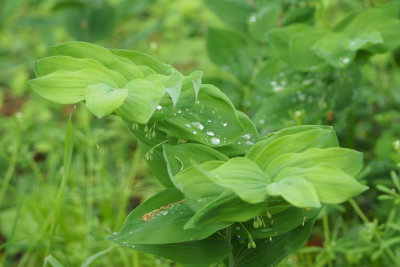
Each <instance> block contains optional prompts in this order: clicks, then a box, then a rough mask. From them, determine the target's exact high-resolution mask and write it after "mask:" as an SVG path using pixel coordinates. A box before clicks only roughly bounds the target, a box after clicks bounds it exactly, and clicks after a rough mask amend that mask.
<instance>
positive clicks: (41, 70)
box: [35, 56, 127, 87]
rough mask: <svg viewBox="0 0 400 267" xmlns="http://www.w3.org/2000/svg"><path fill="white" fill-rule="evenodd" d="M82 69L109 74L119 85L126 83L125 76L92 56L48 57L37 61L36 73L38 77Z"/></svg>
mask: <svg viewBox="0 0 400 267" xmlns="http://www.w3.org/2000/svg"><path fill="white" fill-rule="evenodd" d="M82 69H91V70H95V71H98V72H99V73H102V75H107V76H108V77H109V78H110V79H113V80H114V81H115V82H116V83H117V84H118V85H119V87H123V86H124V85H125V84H126V82H127V81H126V79H125V78H124V76H122V75H121V74H119V73H118V72H115V71H113V70H111V69H109V68H106V67H104V66H103V65H102V64H100V63H99V62H98V61H96V60H94V59H90V58H74V57H69V56H53V57H46V58H43V59H41V60H39V61H37V62H35V73H36V76H37V77H41V76H45V75H48V74H50V73H52V72H55V71H63V70H64V71H78V70H82Z"/></svg>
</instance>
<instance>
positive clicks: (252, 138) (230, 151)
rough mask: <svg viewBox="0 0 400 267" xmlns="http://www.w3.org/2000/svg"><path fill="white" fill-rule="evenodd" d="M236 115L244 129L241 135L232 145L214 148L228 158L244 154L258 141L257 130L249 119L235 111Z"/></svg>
mask: <svg viewBox="0 0 400 267" xmlns="http://www.w3.org/2000/svg"><path fill="white" fill-rule="evenodd" d="M237 114H238V117H239V121H240V123H241V124H242V125H243V128H244V132H243V134H242V135H241V136H240V137H239V138H238V139H236V141H235V142H234V143H232V144H230V145H227V146H222V147H218V148H216V149H217V150H218V151H220V152H222V153H224V154H225V155H227V156H229V157H232V156H240V155H244V154H246V153H247V151H249V150H250V148H251V147H252V146H253V145H254V144H255V143H257V142H258V141H259V140H260V137H259V135H258V132H257V129H256V127H255V126H254V124H253V122H252V121H251V120H250V118H249V117H248V116H247V115H246V114H245V113H243V112H241V111H237Z"/></svg>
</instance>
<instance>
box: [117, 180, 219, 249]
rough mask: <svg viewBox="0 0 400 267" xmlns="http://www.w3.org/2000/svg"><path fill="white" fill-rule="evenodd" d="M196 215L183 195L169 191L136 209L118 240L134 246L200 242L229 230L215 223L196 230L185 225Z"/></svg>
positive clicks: (176, 191)
mask: <svg viewBox="0 0 400 267" xmlns="http://www.w3.org/2000/svg"><path fill="white" fill-rule="evenodd" d="M193 215H194V212H193V211H192V210H191V209H190V208H189V207H188V205H187V203H186V200H185V199H184V197H183V195H182V193H180V192H179V191H178V190H177V189H175V188H171V189H166V190H164V191H162V192H160V193H158V194H156V195H154V196H153V197H151V198H150V199H148V200H147V201H145V202H144V203H142V204H141V205H140V206H138V207H137V208H135V210H134V211H132V213H131V214H129V216H128V217H127V218H126V220H125V222H124V224H123V225H122V227H121V229H120V231H119V232H118V234H117V235H116V237H115V238H117V239H119V240H120V241H122V242H128V243H133V244H169V243H180V242H187V241H192V240H201V239H204V238H207V237H208V236H210V235H212V234H213V233H215V232H216V231H218V230H220V229H223V228H225V227H226V224H225V223H219V222H216V223H213V224H208V225H207V226H205V227H203V228H201V229H196V230H193V229H192V230H190V229H188V230H184V229H183V226H184V225H185V224H186V222H187V221H188V220H189V219H190V218H191V217H192V216H193Z"/></svg>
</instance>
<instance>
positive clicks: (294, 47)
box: [289, 28, 326, 71]
mask: <svg viewBox="0 0 400 267" xmlns="http://www.w3.org/2000/svg"><path fill="white" fill-rule="evenodd" d="M325 35H326V31H324V30H320V29H316V28H310V29H308V30H304V31H301V32H299V33H297V34H294V35H293V36H292V37H291V38H290V39H289V53H290V63H291V65H292V66H293V67H295V68H296V69H298V70H301V71H314V70H318V69H320V68H322V67H323V66H324V64H325V63H324V61H323V60H322V59H321V58H320V57H318V56H317V54H316V53H315V52H314V51H313V49H312V47H313V45H314V44H315V43H316V42H317V41H319V40H320V39H321V38H323V37H325Z"/></svg>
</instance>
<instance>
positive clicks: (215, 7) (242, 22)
mask: <svg viewBox="0 0 400 267" xmlns="http://www.w3.org/2000/svg"><path fill="white" fill-rule="evenodd" d="M205 3H206V5H207V7H208V8H209V9H211V11H212V12H214V13H215V14H216V15H217V16H218V18H219V19H220V20H222V22H224V23H225V24H226V25H227V26H228V27H230V28H232V29H233V30H237V31H240V32H243V33H244V32H246V31H247V25H246V20H247V18H248V17H249V16H250V14H251V13H252V12H253V8H252V7H251V6H250V5H249V4H248V3H247V2H246V1H241V0H218V1H215V0H205Z"/></svg>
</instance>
